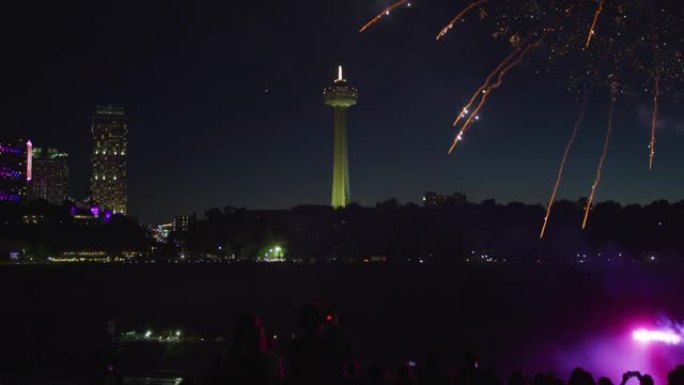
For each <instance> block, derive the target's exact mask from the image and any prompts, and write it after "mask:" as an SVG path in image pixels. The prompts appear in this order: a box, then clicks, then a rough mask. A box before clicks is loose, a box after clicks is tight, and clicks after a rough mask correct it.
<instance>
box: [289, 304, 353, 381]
mask: <svg viewBox="0 0 684 385" xmlns="http://www.w3.org/2000/svg"><path fill="white" fill-rule="evenodd" d="M299 326H300V327H301V329H302V334H301V335H300V336H298V338H296V339H295V340H293V341H292V342H291V343H290V375H289V378H288V383H289V384H291V385H320V384H328V385H334V384H340V383H342V381H343V378H344V374H345V371H346V369H347V366H348V362H349V358H350V354H349V350H348V348H347V347H346V345H345V344H344V343H343V342H342V338H341V336H340V333H339V331H338V329H337V325H336V324H335V318H334V316H333V315H332V314H331V313H327V314H325V313H324V312H323V311H322V310H321V308H320V306H318V305H317V304H308V305H305V306H304V307H302V309H301V310H300V312H299Z"/></svg>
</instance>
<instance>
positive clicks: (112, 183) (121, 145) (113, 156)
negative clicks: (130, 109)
mask: <svg viewBox="0 0 684 385" xmlns="http://www.w3.org/2000/svg"><path fill="white" fill-rule="evenodd" d="M91 131H92V135H93V157H92V162H93V171H92V175H91V177H90V189H91V194H92V196H91V198H92V202H93V203H94V204H96V205H98V206H100V207H102V208H103V209H109V210H111V211H112V213H114V214H126V203H127V197H126V177H127V172H126V156H127V148H126V147H127V142H128V141H127V137H128V123H127V120H126V112H125V110H124V108H123V107H116V106H112V105H107V106H98V107H97V109H96V111H95V115H93V124H92V128H91Z"/></svg>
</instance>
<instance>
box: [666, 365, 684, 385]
mask: <svg viewBox="0 0 684 385" xmlns="http://www.w3.org/2000/svg"><path fill="white" fill-rule="evenodd" d="M667 385H684V365H678V366H677V367H676V368H674V369H672V370H670V372H669V373H668V374H667Z"/></svg>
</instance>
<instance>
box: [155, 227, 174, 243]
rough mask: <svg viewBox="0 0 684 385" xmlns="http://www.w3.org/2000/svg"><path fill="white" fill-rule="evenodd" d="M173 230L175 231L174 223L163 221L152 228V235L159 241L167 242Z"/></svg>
mask: <svg viewBox="0 0 684 385" xmlns="http://www.w3.org/2000/svg"><path fill="white" fill-rule="evenodd" d="M171 231H173V223H162V224H161V225H157V226H156V227H153V228H152V236H153V237H154V239H155V240H156V241H157V242H161V243H166V242H167V241H168V240H169V234H170V233H171Z"/></svg>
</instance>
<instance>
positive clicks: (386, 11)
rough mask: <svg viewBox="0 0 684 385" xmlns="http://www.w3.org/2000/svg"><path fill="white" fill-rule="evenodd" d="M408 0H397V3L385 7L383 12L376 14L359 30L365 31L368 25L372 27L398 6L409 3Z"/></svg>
mask: <svg viewBox="0 0 684 385" xmlns="http://www.w3.org/2000/svg"><path fill="white" fill-rule="evenodd" d="M408 1H409V0H400V1H397V2H396V3H394V4H392V5H390V6H389V7H387V8H385V9H384V10H383V11H382V12H380V13H379V14H378V15H377V16H375V17H374V18H372V19H370V20H369V21H368V22H367V23H366V24H364V25H363V27H361V29H359V32H363V31H365V30H366V29H368V27H370V26H371V25H373V24H375V23H377V22H378V21H380V19H382V18H383V17H385V16H387V15H389V14H390V13H391V12H392V11H394V10H395V9H396V8H398V7H401V6H402V5H404V4H406V3H408Z"/></svg>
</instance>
